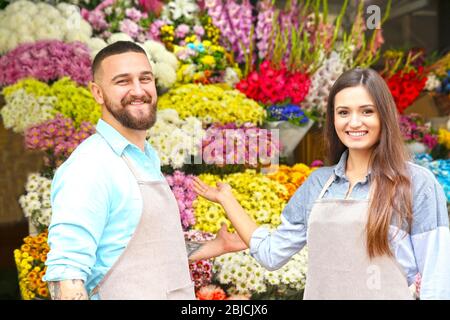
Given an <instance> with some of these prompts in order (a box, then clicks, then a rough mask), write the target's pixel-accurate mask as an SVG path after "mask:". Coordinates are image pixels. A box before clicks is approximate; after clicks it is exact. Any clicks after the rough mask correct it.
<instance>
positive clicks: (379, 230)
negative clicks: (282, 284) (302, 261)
mask: <svg viewBox="0 0 450 320" xmlns="http://www.w3.org/2000/svg"><path fill="white" fill-rule="evenodd" d="M325 138H326V143H327V145H328V152H329V160H330V162H331V164H333V166H331V167H323V168H319V169H317V170H315V171H314V172H313V173H312V174H311V175H310V176H309V178H308V179H307V180H306V182H305V183H304V184H302V185H301V187H300V188H299V189H298V190H297V191H296V192H295V194H294V195H293V197H292V198H291V199H290V201H289V203H288V204H287V205H286V207H285V209H284V210H283V213H282V216H281V225H280V226H279V227H278V228H277V229H276V230H275V231H274V232H272V233H271V232H270V231H269V230H267V229H265V228H264V227H258V226H257V225H256V224H255V223H254V222H253V221H252V220H251V219H249V217H248V215H247V214H246V213H245V212H244V210H243V208H242V207H241V206H240V205H239V203H238V202H237V201H236V199H235V198H234V195H233V193H232V192H231V188H230V186H228V185H226V184H218V186H217V188H213V187H210V186H209V185H206V184H205V183H203V182H202V181H201V180H199V179H196V180H195V181H196V182H195V190H196V191H197V193H198V194H199V195H201V196H203V197H205V198H207V199H208V200H210V201H214V202H218V203H220V204H221V205H222V206H223V207H224V209H225V212H226V214H227V216H228V218H229V219H230V220H231V222H232V224H233V226H234V227H235V229H236V230H237V232H238V233H239V235H240V237H241V238H242V240H244V242H245V243H247V244H248V245H249V247H250V253H251V255H252V256H253V257H254V258H255V259H256V260H257V261H258V262H259V263H261V264H262V265H263V266H264V267H266V268H267V269H269V270H275V269H279V268H280V267H281V266H283V265H284V264H286V263H287V262H288V261H289V259H290V258H291V257H292V256H293V255H294V254H296V253H297V252H298V251H299V250H301V249H302V248H303V247H304V246H305V244H306V242H308V274H307V277H306V287H305V294H304V299H412V294H411V293H410V290H409V288H408V286H411V285H412V284H413V283H414V280H415V279H416V276H417V274H420V275H421V276H422V280H421V296H420V298H421V299H443V298H446V299H449V298H450V233H449V228H448V226H449V223H448V216H447V208H446V198H445V195H444V192H443V190H442V187H441V186H440V185H439V183H438V182H437V180H436V179H435V177H434V176H433V174H432V173H431V172H429V171H428V170H427V169H424V168H422V167H419V166H417V165H414V164H412V163H410V162H408V156H407V153H406V150H405V148H404V145H403V141H402V136H401V133H400V128H399V125H398V119H397V109H396V107H395V102H394V99H393V97H392V95H391V94H390V92H389V89H388V87H387V85H386V83H385V82H384V80H383V79H382V78H381V77H380V76H379V75H378V73H377V72H375V71H374V70H371V69H360V68H356V69H353V70H349V71H347V72H345V73H343V74H342V75H341V76H340V77H339V78H338V79H337V81H336V82H335V84H334V85H333V87H332V88H331V91H330V95H329V97H328V106H327V124H326V132H325Z"/></svg>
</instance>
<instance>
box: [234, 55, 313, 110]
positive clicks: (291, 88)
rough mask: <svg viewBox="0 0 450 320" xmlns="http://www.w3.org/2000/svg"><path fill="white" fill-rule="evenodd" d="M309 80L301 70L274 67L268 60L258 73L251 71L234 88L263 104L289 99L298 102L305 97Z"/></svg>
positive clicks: (294, 102) (282, 101)
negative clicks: (293, 70) (294, 70)
mask: <svg viewBox="0 0 450 320" xmlns="http://www.w3.org/2000/svg"><path fill="white" fill-rule="evenodd" d="M310 83H311V81H310V79H309V77H308V76H307V75H306V74H304V73H302V72H290V71H288V70H287V68H286V67H284V66H282V67H281V68H274V67H272V66H271V65H270V62H269V61H267V60H266V61H264V62H263V63H262V64H261V65H260V69H259V73H258V72H256V71H253V72H251V73H250V74H249V75H248V77H247V78H245V79H242V80H241V81H240V82H239V83H238V84H237V85H236V89H238V90H239V91H241V92H243V93H245V95H246V96H247V97H249V98H251V99H253V100H256V101H258V102H260V103H262V104H264V105H268V104H279V103H284V102H286V101H290V102H291V103H293V104H299V103H301V102H302V101H303V99H304V98H305V97H306V94H307V93H308V90H309V85H310Z"/></svg>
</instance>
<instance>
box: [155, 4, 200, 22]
mask: <svg viewBox="0 0 450 320" xmlns="http://www.w3.org/2000/svg"><path fill="white" fill-rule="evenodd" d="M198 13H199V7H198V5H197V4H196V3H195V1H194V0H171V1H169V2H168V3H167V4H165V5H164V7H163V9H162V12H161V18H162V19H165V20H168V21H173V22H174V23H177V24H179V23H183V22H184V23H189V22H191V21H194V20H195V19H196V18H197V15H198Z"/></svg>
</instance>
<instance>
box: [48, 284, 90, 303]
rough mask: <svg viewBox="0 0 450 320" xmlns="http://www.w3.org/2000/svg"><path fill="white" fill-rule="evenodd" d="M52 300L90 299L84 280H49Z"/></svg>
mask: <svg viewBox="0 0 450 320" xmlns="http://www.w3.org/2000/svg"><path fill="white" fill-rule="evenodd" d="M48 289H49V291H50V296H51V297H52V300H89V297H88V294H87V291H86V288H85V287H84V282H83V280H77V279H74V280H63V281H50V282H48Z"/></svg>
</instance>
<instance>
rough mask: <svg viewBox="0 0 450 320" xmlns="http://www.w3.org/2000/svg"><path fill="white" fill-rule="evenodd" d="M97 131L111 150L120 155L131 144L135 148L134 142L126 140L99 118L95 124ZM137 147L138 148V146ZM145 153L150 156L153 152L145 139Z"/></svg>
mask: <svg viewBox="0 0 450 320" xmlns="http://www.w3.org/2000/svg"><path fill="white" fill-rule="evenodd" d="M96 129H97V132H98V133H99V134H100V135H101V136H102V137H103V138H104V139H105V140H106V142H107V143H108V144H109V145H110V146H111V148H112V149H113V151H114V152H115V153H116V154H117V155H118V156H119V157H121V156H122V154H123V151H124V150H125V148H126V147H128V146H129V145H131V146H132V147H135V148H137V146H135V145H134V144H132V143H131V142H130V141H128V140H127V139H126V138H125V137H124V136H123V135H121V134H120V133H119V131H117V130H116V129H114V128H113V127H112V126H111V125H110V124H109V123H107V122H106V121H104V120H102V119H99V120H98V122H97V126H96ZM138 149H139V148H138ZM144 151H145V154H146V155H148V156H150V155H152V154H153V151H154V150H153V149H152V148H151V147H150V145H149V143H148V142H147V141H146V142H145V145H144Z"/></svg>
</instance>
